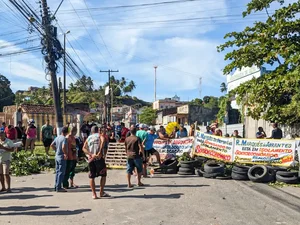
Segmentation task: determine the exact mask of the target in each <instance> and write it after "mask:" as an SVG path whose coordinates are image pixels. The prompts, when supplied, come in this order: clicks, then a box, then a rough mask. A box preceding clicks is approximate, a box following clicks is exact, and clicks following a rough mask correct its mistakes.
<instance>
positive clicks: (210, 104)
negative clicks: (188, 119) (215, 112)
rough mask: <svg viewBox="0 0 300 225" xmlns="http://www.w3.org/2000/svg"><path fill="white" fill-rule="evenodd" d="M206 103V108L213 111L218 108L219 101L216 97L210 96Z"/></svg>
mask: <svg viewBox="0 0 300 225" xmlns="http://www.w3.org/2000/svg"><path fill="white" fill-rule="evenodd" d="M206 97H207V96H206ZM204 98H205V97H204ZM204 98H203V100H204ZM204 102H205V103H204V107H205V108H208V109H213V108H218V102H219V99H218V98H217V97H214V96H209V99H208V101H204Z"/></svg>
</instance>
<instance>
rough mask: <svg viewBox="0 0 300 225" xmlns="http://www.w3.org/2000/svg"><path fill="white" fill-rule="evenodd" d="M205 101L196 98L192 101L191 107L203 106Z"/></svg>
mask: <svg viewBox="0 0 300 225" xmlns="http://www.w3.org/2000/svg"><path fill="white" fill-rule="evenodd" d="M203 103H204V102H203V101H202V99H200V98H195V99H193V100H192V101H190V105H199V106H203Z"/></svg>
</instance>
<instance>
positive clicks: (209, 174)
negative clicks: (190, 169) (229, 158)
mask: <svg viewBox="0 0 300 225" xmlns="http://www.w3.org/2000/svg"><path fill="white" fill-rule="evenodd" d="M203 169H204V171H203V177H205V178H216V177H218V176H224V172H225V164H224V163H217V162H207V163H205V164H204V168H203Z"/></svg>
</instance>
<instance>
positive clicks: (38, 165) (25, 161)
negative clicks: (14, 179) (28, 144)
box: [11, 151, 51, 176]
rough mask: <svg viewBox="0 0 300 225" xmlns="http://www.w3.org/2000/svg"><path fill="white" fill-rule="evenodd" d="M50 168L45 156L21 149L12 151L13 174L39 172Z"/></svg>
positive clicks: (21, 174) (20, 174)
mask: <svg viewBox="0 0 300 225" xmlns="http://www.w3.org/2000/svg"><path fill="white" fill-rule="evenodd" d="M49 168H51V162H50V160H49V158H48V157H47V156H37V155H30V153H27V152H24V151H21V152H17V153H12V160H11V173H12V174H13V175H15V176H23V175H30V174H35V173H40V172H41V171H42V170H45V169H49Z"/></svg>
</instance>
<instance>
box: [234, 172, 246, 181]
mask: <svg viewBox="0 0 300 225" xmlns="http://www.w3.org/2000/svg"><path fill="white" fill-rule="evenodd" d="M231 178H232V179H233V180H249V177H248V174H240V173H236V172H234V171H232V173H231Z"/></svg>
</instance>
